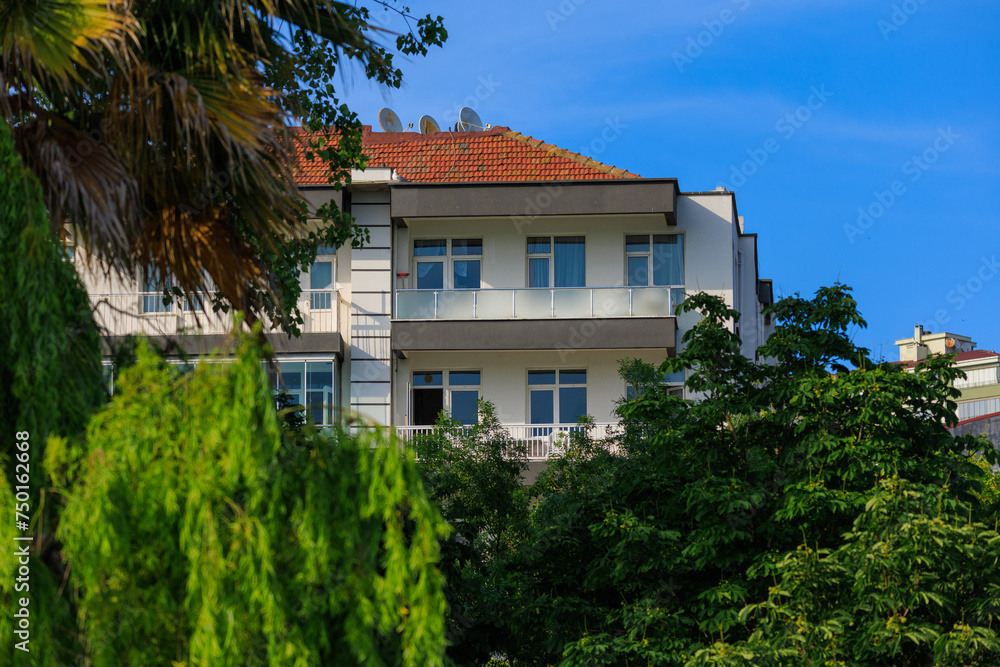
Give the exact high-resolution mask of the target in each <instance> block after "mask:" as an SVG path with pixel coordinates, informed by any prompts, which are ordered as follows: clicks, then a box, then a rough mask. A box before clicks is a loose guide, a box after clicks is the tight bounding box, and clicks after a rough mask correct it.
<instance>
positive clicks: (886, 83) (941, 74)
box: [341, 0, 1000, 359]
mask: <svg viewBox="0 0 1000 667" xmlns="http://www.w3.org/2000/svg"><path fill="white" fill-rule="evenodd" d="M411 7H412V9H413V11H414V13H417V14H423V13H432V14H435V15H437V14H440V15H441V16H444V17H445V26H446V28H447V29H448V33H449V39H448V41H447V43H446V44H445V46H444V48H443V49H434V50H433V51H432V52H431V54H430V55H429V56H428V57H426V58H422V59H412V60H411V59H403V58H399V59H398V61H397V65H398V66H399V67H400V68H401V69H402V70H403V72H404V81H405V83H404V85H403V88H402V89H400V90H391V91H386V90H382V89H380V88H378V87H377V86H374V85H371V84H370V83H369V82H367V81H366V80H365V79H364V77H363V76H361V74H360V73H358V72H354V73H350V72H347V73H345V76H344V80H343V81H342V82H341V91H342V93H343V100H344V101H345V102H346V103H347V104H348V105H349V106H350V107H351V108H352V109H354V110H355V111H356V112H357V113H358V114H359V116H360V117H361V119H362V121H363V122H364V123H366V124H371V125H373V126H375V128H376V129H378V118H377V114H378V110H379V108H380V107H382V106H391V107H392V108H393V109H394V110H395V111H396V112H397V113H398V114H399V116H400V118H401V119H402V120H403V123H404V125H405V124H406V123H408V122H413V123H414V124H415V125H416V123H417V120H418V119H419V117H420V116H421V115H423V114H431V115H432V116H434V117H435V118H436V119H437V120H438V122H440V123H441V124H442V125H446V124H450V123H454V120H455V118H457V112H458V109H459V108H460V107H462V106H466V105H468V106H473V107H474V108H476V110H477V112H478V113H479V115H480V116H481V117H482V119H483V121H484V122H486V123H491V124H493V125H505V126H508V127H510V128H512V129H514V130H517V131H519V132H522V133H524V134H527V135H530V136H532V137H535V138H536V139H541V140H544V141H546V142H548V143H553V144H556V145H558V146H561V147H563V148H567V149H571V150H576V151H579V152H581V153H585V154H587V155H590V156H592V157H594V158H595V159H598V160H600V161H601V162H604V163H606V164H612V165H615V166H618V167H622V168H625V169H628V170H630V171H632V172H636V173H638V174H640V175H642V176H646V177H676V178H677V179H679V183H680V187H681V189H682V190H684V191H695V190H711V189H714V188H715V187H716V186H719V185H725V186H726V187H728V188H729V189H732V190H735V192H736V201H737V206H738V209H739V212H740V214H741V215H743V216H744V217H745V219H746V230H747V231H748V232H756V233H758V234H759V237H758V242H759V250H760V275H761V277H763V278H772V279H773V280H774V285H775V289H776V291H777V292H778V293H779V295H782V296H784V295H789V294H792V293H795V292H798V293H800V294H802V295H803V296H810V295H812V293H813V292H814V291H815V290H816V289H817V288H818V287H820V286H822V285H829V284H831V283H833V282H835V281H840V282H843V283H846V284H848V285H851V286H853V287H854V289H855V292H854V294H855V297H856V298H857V300H858V303H859V305H860V309H861V312H862V315H863V316H864V317H865V319H866V320H867V321H868V328H867V329H866V330H864V331H859V332H857V334H856V341H857V342H858V343H860V344H862V345H864V346H866V347H868V348H869V349H871V350H872V351H873V353H874V355H875V356H876V357H877V358H878V357H882V356H885V357H886V358H888V359H896V358H897V356H896V355H897V351H896V348H895V346H894V345H893V341H894V340H895V339H897V338H903V337H908V336H910V335H912V331H913V325H914V324H924V325H925V328H927V329H930V330H932V331H944V330H947V331H950V332H953V333H959V334H964V335H969V336H971V337H972V338H973V340H974V341H976V342H977V343H978V346H979V347H980V348H985V349H998V350H1000V326H998V325H1000V264H997V262H998V261H1000V225H998V215H997V209H998V205H1000V189H998V188H997V180H998V177H1000V165H998V159H1000V122H998V109H1000V86H998V83H1000V77H998V75H997V70H998V69H1000V62H998V61H1000V57H998V56H1000V40H997V39H996V36H995V35H996V31H997V30H998V28H1000V3H996V2H995V0H993V1H986V0H970V1H967V2H962V3H948V2H944V0H906V1H900V0H896V1H892V0H888V1H885V2H882V1H873V0H865V1H862V0H813V1H811V2H805V1H803V0H770V1H766V0H720V1H718V2H699V3H688V2H679V1H672V2H630V3H609V2H598V1H597V0H563V1H562V2H557V1H556V0H552V1H551V2H544V1H543V2H521V1H519V0H518V1H509V2H505V3H490V4H487V3H482V4H480V3H468V2H427V3H420V4H417V3H411ZM385 25H386V27H387V28H389V29H391V30H401V29H403V24H402V23H401V21H400V20H399V19H398V18H393V17H387V19H386V23H385ZM608 138H610V141H609V140H608Z"/></svg>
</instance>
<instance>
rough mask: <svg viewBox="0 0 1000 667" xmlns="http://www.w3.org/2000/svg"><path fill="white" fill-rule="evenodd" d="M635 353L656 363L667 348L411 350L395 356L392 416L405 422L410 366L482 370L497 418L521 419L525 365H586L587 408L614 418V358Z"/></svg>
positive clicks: (620, 389) (598, 416)
mask: <svg viewBox="0 0 1000 667" xmlns="http://www.w3.org/2000/svg"><path fill="white" fill-rule="evenodd" d="M625 357H631V358H638V359H642V360H643V361H647V362H650V363H653V364H656V365H659V364H660V363H661V362H662V361H663V360H664V359H665V358H666V353H665V352H656V351H652V350H578V351H572V352H568V353H567V352H563V353H560V352H556V351H547V350H540V351H501V352H415V353H411V354H410V356H409V358H408V359H399V360H397V361H396V362H395V370H394V373H393V375H394V377H395V381H394V383H393V419H394V422H395V424H396V425H404V424H408V423H409V420H408V419H407V414H406V411H407V406H408V404H409V396H408V395H407V391H408V383H410V381H411V378H412V376H413V373H414V372H421V371H445V370H478V371H481V372H482V397H483V398H486V399H487V400H490V401H492V402H493V403H494V404H495V405H496V407H497V415H498V417H499V418H500V420H501V421H503V422H506V423H509V424H524V423H526V422H527V419H528V393H527V387H528V370H529V369H530V370H548V369H556V370H570V369H586V370H587V410H588V412H589V413H590V414H591V415H592V416H593V417H594V419H595V420H596V421H598V422H610V421H617V419H616V418H615V417H614V405H615V401H617V400H618V399H620V398H621V397H622V396H623V395H624V394H625V381H624V380H622V379H621V378H620V377H619V376H618V361H619V360H620V359H624V358H625Z"/></svg>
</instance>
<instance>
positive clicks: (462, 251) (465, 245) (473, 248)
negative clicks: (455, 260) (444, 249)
mask: <svg viewBox="0 0 1000 667" xmlns="http://www.w3.org/2000/svg"><path fill="white" fill-rule="evenodd" d="M451 254H452V255H482V254H483V240H482V239H454V240H452V242H451Z"/></svg>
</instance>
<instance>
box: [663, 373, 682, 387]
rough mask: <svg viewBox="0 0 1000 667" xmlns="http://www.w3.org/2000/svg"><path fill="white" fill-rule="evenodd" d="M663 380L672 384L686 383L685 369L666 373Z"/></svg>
mask: <svg viewBox="0 0 1000 667" xmlns="http://www.w3.org/2000/svg"><path fill="white" fill-rule="evenodd" d="M663 381H664V382H667V383H670V384H684V371H677V372H676V373H664V374H663Z"/></svg>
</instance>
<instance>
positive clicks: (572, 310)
mask: <svg viewBox="0 0 1000 667" xmlns="http://www.w3.org/2000/svg"><path fill="white" fill-rule="evenodd" d="M683 299H684V288H683V287H677V286H664V287H557V288H547V287H525V288H515V289H452V290H397V291H396V319H399V320H477V319H478V320H509V319H543V318H557V317H669V316H670V315H672V314H673V308H674V306H675V305H677V304H678V303H680V302H681V300H683Z"/></svg>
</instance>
